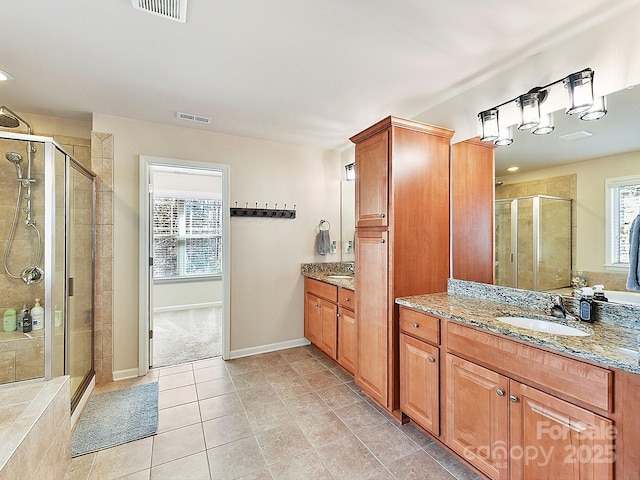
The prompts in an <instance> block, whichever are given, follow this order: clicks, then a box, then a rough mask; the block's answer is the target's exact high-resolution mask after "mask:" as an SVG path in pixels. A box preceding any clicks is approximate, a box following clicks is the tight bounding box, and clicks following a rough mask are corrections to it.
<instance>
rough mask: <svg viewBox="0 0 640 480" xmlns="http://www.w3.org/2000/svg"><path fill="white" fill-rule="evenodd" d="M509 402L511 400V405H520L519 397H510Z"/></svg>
mask: <svg viewBox="0 0 640 480" xmlns="http://www.w3.org/2000/svg"><path fill="white" fill-rule="evenodd" d="M509 400H511V403H518V397H516V396H515V395H510V396H509Z"/></svg>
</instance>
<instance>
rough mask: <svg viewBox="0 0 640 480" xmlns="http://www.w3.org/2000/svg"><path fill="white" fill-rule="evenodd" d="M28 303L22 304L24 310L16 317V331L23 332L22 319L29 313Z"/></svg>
mask: <svg viewBox="0 0 640 480" xmlns="http://www.w3.org/2000/svg"><path fill="white" fill-rule="evenodd" d="M28 311H29V310H28V309H27V302H22V308H21V309H20V310H18V314H17V315H16V330H18V331H19V332H22V318H23V317H24V312H28Z"/></svg>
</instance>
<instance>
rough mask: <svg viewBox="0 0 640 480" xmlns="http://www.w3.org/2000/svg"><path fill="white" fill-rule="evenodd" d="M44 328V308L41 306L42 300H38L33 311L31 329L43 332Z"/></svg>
mask: <svg viewBox="0 0 640 480" xmlns="http://www.w3.org/2000/svg"><path fill="white" fill-rule="evenodd" d="M43 328H44V308H42V307H41V306H40V299H39V298H36V304H35V305H34V306H33V308H32V309H31V329H32V330H42V329H43Z"/></svg>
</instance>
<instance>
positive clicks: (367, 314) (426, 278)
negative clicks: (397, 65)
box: [351, 117, 453, 417]
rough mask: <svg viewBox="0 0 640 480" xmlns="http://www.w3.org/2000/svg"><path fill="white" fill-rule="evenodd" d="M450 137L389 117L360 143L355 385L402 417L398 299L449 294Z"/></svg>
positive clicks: (438, 130)
mask: <svg viewBox="0 0 640 480" xmlns="http://www.w3.org/2000/svg"><path fill="white" fill-rule="evenodd" d="M452 136H453V131H451V130H447V129H444V128H440V127H434V126H431V125H426V124H423V123H419V122H414V121H410V120H403V119H400V118H396V117H387V118H385V119H383V120H381V121H380V122H378V123H376V124H375V125H373V126H372V127H370V128H368V129H366V130H364V131H363V132H361V133H359V134H357V135H355V136H354V137H352V138H351V141H352V142H353V143H355V144H356V262H355V267H356V270H355V275H356V279H355V282H356V310H355V313H356V319H357V322H358V362H357V365H356V375H355V378H356V383H357V384H358V385H360V387H362V389H363V390H364V391H365V392H366V393H367V394H368V395H369V396H370V397H372V398H373V399H374V400H376V401H377V402H378V403H379V404H380V405H381V406H382V407H384V408H385V409H386V410H388V411H389V412H392V413H394V414H395V415H396V416H398V417H400V416H401V413H400V411H399V402H400V394H399V325H398V308H397V306H396V305H395V303H394V302H395V298H397V297H401V296H407V295H417V294H423V293H434V292H444V291H446V289H447V278H448V277H449V147H450V142H451V137H452Z"/></svg>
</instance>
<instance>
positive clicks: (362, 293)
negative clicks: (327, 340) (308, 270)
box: [356, 230, 390, 408]
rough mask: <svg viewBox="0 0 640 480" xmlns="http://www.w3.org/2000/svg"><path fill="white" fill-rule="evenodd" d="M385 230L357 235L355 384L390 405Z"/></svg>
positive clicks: (385, 404)
mask: <svg viewBox="0 0 640 480" xmlns="http://www.w3.org/2000/svg"><path fill="white" fill-rule="evenodd" d="M387 236H388V235H387V232H380V231H373V232H370V231H362V230H360V231H358V232H357V235H356V269H357V272H356V320H357V322H358V363H357V368H356V383H357V384H358V385H360V387H362V389H363V390H364V391H365V392H366V393H367V394H368V395H369V396H371V397H372V398H373V399H374V400H375V401H376V402H378V403H379V404H380V405H382V406H383V407H385V408H388V407H389V398H388V392H389V390H388V389H389V386H388V378H389V371H388V368H389V363H388V361H389V358H388V357H389V354H388V347H389V333H390V332H389V314H388V311H389V310H388V309H389V301H388V298H389V293H388V277H389V275H388V265H387V258H388V255H387Z"/></svg>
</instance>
